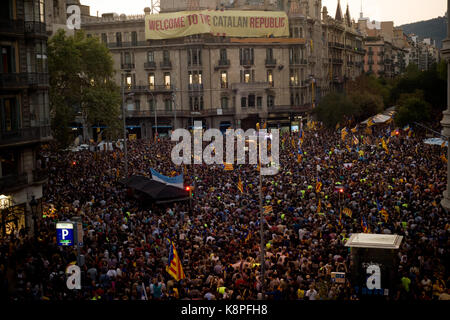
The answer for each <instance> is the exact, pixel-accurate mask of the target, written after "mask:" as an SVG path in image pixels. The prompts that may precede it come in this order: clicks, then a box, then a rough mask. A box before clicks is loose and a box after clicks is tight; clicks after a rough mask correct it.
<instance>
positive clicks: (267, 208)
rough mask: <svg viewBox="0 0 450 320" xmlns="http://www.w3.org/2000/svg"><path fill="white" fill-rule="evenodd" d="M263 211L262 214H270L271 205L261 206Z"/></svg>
mask: <svg viewBox="0 0 450 320" xmlns="http://www.w3.org/2000/svg"><path fill="white" fill-rule="evenodd" d="M263 213H264V214H271V213H273V207H272V206H263Z"/></svg>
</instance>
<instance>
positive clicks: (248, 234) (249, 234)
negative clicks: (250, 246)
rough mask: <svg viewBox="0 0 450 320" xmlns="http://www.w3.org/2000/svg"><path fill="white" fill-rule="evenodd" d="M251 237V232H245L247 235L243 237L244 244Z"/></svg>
mask: <svg viewBox="0 0 450 320" xmlns="http://www.w3.org/2000/svg"><path fill="white" fill-rule="evenodd" d="M251 237H252V232H251V231H249V232H247V235H246V236H245V239H244V242H245V243H247V242H248V241H249V240H250V239H251Z"/></svg>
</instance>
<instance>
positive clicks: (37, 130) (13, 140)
mask: <svg viewBox="0 0 450 320" xmlns="http://www.w3.org/2000/svg"><path fill="white" fill-rule="evenodd" d="M50 139H51V128H50V126H41V127H30V128H22V129H16V130H11V131H0V146H6V145H16V144H28V143H36V142H43V141H49V140H50Z"/></svg>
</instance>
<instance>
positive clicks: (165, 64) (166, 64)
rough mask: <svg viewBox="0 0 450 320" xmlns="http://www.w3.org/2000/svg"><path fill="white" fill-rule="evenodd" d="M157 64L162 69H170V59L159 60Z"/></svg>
mask: <svg viewBox="0 0 450 320" xmlns="http://www.w3.org/2000/svg"><path fill="white" fill-rule="evenodd" d="M159 66H160V67H161V69H163V70H169V69H172V62H171V61H170V60H165V61H163V62H161V63H160V65H159Z"/></svg>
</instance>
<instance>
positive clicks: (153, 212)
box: [0, 125, 450, 301]
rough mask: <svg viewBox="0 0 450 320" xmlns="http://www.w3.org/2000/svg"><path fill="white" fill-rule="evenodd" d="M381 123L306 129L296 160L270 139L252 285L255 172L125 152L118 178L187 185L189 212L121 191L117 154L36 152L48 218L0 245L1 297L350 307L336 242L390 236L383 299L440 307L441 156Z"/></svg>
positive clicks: (346, 254)
mask: <svg viewBox="0 0 450 320" xmlns="http://www.w3.org/2000/svg"><path fill="white" fill-rule="evenodd" d="M391 126H392V125H391ZM391 126H386V125H376V126H373V127H372V128H371V129H372V133H371V134H369V133H367V132H366V130H365V129H366V128H365V127H364V128H359V129H358V131H357V132H356V133H353V132H352V133H350V134H349V135H348V137H347V138H346V142H344V141H343V140H342V136H341V133H340V130H327V129H324V128H311V127H310V128H306V127H305V128H304V130H303V143H302V145H301V148H302V151H303V155H302V157H301V159H299V157H298V143H299V142H298V140H299V138H298V133H295V134H294V133H293V134H290V133H286V134H284V135H282V137H281V142H280V149H281V150H280V171H279V173H278V174H277V175H275V176H265V177H263V178H262V194H263V203H264V206H271V207H272V210H271V212H270V211H269V212H268V213H267V214H265V216H264V221H263V224H264V226H263V229H264V244H265V250H264V251H265V259H264V266H265V268H264V269H265V276H264V278H262V277H261V269H262V268H261V264H260V262H261V259H260V235H259V229H260V226H259V221H260V219H259V217H260V203H259V172H258V170H257V169H256V168H255V167H256V166H255V165H234V167H233V170H230V171H226V170H224V168H223V167H222V166H221V165H215V166H208V165H206V164H203V165H196V166H195V169H194V167H193V166H192V165H186V166H176V165H174V164H173V163H172V161H171V159H170V154H171V149H172V147H173V146H174V143H173V142H171V141H170V140H161V139H159V140H157V141H154V140H136V141H130V143H129V146H128V148H129V149H128V157H129V159H128V167H129V176H132V175H144V176H149V177H150V176H151V173H150V168H153V169H155V170H156V171H158V172H160V173H162V174H165V175H169V176H170V175H172V176H173V175H177V174H181V173H183V174H184V179H185V185H193V186H194V185H195V189H194V190H193V194H194V195H193V199H192V203H191V206H190V203H189V201H182V202H174V203H166V204H159V205H156V204H150V205H143V204H142V203H141V202H139V201H138V200H137V199H135V198H134V197H132V196H131V194H130V192H127V189H126V188H125V187H124V185H123V184H122V183H121V180H122V179H123V177H124V170H123V167H124V157H123V153H122V152H121V151H120V150H115V151H111V152H92V151H87V150H86V151H80V152H60V151H56V150H52V149H51V148H50V149H49V150H46V151H43V153H42V156H43V157H45V158H46V159H48V161H47V162H46V163H47V167H48V173H49V180H48V183H47V184H46V185H45V187H44V197H43V208H44V210H47V208H48V207H49V206H52V207H54V208H55V209H56V211H55V216H47V217H46V218H43V217H42V218H40V219H39V220H38V222H37V223H38V232H37V234H36V235H35V236H30V235H28V234H24V233H16V234H11V235H10V236H8V237H5V238H3V239H1V240H0V295H1V299H3V300H5V299H7V300H14V301H15V300H19V301H20V300H87V299H89V300H108V301H109V300H142V299H149V300H170V299H195V300H197V299H198V300H200V299H205V300H221V299H238V300H262V299H274V300H280V299H288V300H358V299H360V296H359V294H358V292H356V290H355V286H354V285H352V283H351V281H349V280H350V273H351V254H350V250H349V249H348V248H347V247H345V242H346V241H347V240H348V238H349V237H350V235H351V234H353V233H362V232H371V233H379V234H398V235H402V236H403V242H402V244H401V247H400V249H399V250H398V257H397V258H398V266H396V268H398V270H396V272H395V274H396V277H395V279H394V285H393V286H394V290H392V291H391V292H390V294H389V297H387V298H388V299H393V300H448V299H449V297H450V291H449V290H450V282H449V272H448V271H449V269H448V244H449V238H448V234H449V219H448V215H447V213H446V212H445V211H444V209H443V208H442V207H441V206H440V201H441V199H442V194H443V192H444V190H445V189H446V179H447V174H446V163H445V162H444V161H443V160H442V155H443V154H446V150H447V149H446V148H443V147H441V146H433V145H427V144H424V143H423V139H424V137H425V132H424V131H422V130H421V129H420V128H416V127H414V128H411V129H410V131H405V130H399V131H398V134H394V135H392V136H391V135H390V132H391V129H393V128H392V127H391ZM349 129H350V128H349ZM412 130H414V131H412ZM349 132H350V130H349ZM353 136H355V137H356V138H357V139H358V141H357V142H358V143H357V144H356V143H354V139H353ZM382 136H384V140H385V141H387V146H386V148H384V147H383V145H382V143H381V142H380V138H381V137H382ZM239 180H241V181H242V184H243V192H241V191H239V190H238V187H237V186H238V181H239ZM194 181H195V183H194ZM317 181H320V183H321V184H322V185H321V187H320V188H318V189H316V185H317ZM336 186H341V187H343V191H344V192H343V194H340V193H339V192H337V189H336ZM380 206H382V207H383V208H384V210H385V211H386V213H387V216H386V214H384V215H383V214H380ZM343 208H345V209H346V212H347V213H348V212H351V214H342V210H343ZM75 216H76V217H80V218H81V219H82V222H83V227H84V244H83V247H82V248H81V254H82V255H83V256H84V265H83V266H82V267H81V269H82V289H81V290H68V289H67V287H66V274H65V272H66V268H67V266H68V265H69V264H70V263H72V262H73V261H76V260H77V252H76V250H75V249H74V248H73V247H62V246H58V245H57V242H56V230H55V224H56V222H58V221H67V220H71V219H72V218H73V217H75ZM362 220H364V221H365V222H366V225H362V223H361V221H362ZM365 227H367V229H365V230H363V229H364V228H365ZM168 239H170V240H172V241H173V243H174V245H175V248H176V250H177V252H178V254H179V256H180V261H181V264H182V267H183V270H184V273H185V276H186V277H185V279H183V280H181V281H175V279H173V277H171V276H170V275H169V274H168V273H167V272H166V265H167V263H168V259H169V246H168ZM332 272H345V273H346V277H347V281H345V283H342V284H341V283H335V282H333V281H332V279H331V273H332Z"/></svg>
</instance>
